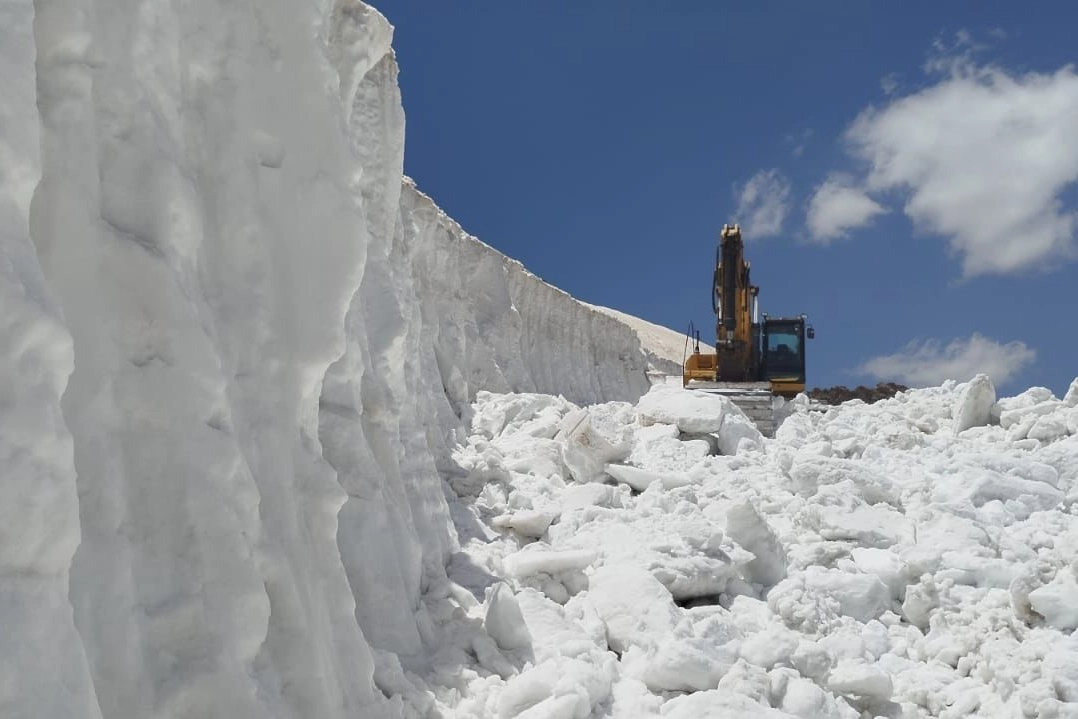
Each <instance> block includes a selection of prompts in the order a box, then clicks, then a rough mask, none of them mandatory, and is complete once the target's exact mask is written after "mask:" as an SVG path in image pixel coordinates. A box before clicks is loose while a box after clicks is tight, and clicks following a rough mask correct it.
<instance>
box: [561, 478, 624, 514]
mask: <svg viewBox="0 0 1078 719" xmlns="http://www.w3.org/2000/svg"><path fill="white" fill-rule="evenodd" d="M620 506H621V494H619V493H618V488H617V487H611V486H610V485H609V484H578V485H571V486H568V487H566V488H565V489H564V490H562V493H561V511H562V513H563V514H564V513H566V512H572V511H573V510H576V509H585V508H587V507H620Z"/></svg>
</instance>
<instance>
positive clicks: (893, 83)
mask: <svg viewBox="0 0 1078 719" xmlns="http://www.w3.org/2000/svg"><path fill="white" fill-rule="evenodd" d="M899 84H900V82H899V74H898V73H897V72H889V73H887V74H886V75H884V76H883V77H881V78H880V89H881V90H883V94H884V95H887V96H888V97H891V96H893V95H894V94H895V93H897V92H898V87H899Z"/></svg>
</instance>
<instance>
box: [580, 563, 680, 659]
mask: <svg viewBox="0 0 1078 719" xmlns="http://www.w3.org/2000/svg"><path fill="white" fill-rule="evenodd" d="M587 599H588V601H589V602H590V603H591V604H592V605H593V606H594V607H595V610H596V611H597V612H598V613H599V616H600V617H602V619H603V621H604V622H606V638H607V642H608V643H609V644H610V648H611V649H613V650H614V651H616V652H624V651H625V650H626V649H628V648H629V647H630V646H633V645H634V644H640V643H644V642H647V641H649V640H650V641H654V640H656V639H658V638H660V637H664V636H666V635H668V634H671V633H672V632H673V631H674V627H675V626H677V624H678V622H679V621H680V620H681V616H680V612H679V611H678V608H677V605H675V604H674V598H673V596H671V594H670V590H668V589H667V588H666V587H664V586H663V585H662V584H661V583H660V582H659V580H657V579H656V578H655V577H653V576H652V575H651V572H648V571H645V570H643V569H639V568H637V567H632V566H624V565H617V566H603V567H599V568H598V569H597V570H595V573H594V574H592V575H591V577H590V579H589V583H588V594H587Z"/></svg>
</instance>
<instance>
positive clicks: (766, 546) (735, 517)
mask: <svg viewBox="0 0 1078 719" xmlns="http://www.w3.org/2000/svg"><path fill="white" fill-rule="evenodd" d="M726 533H727V534H729V535H730V537H731V538H732V539H733V540H734V541H735V542H737V543H738V544H740V545H741V546H742V547H743V548H745V549H747V550H748V551H750V552H752V553H753V555H755V557H754V558H753V560H752V561H751V562H749V563H748V564H747V565H745V567H744V569H743V570H742V574H743V575H744V577H745V579H747V580H748V581H750V582H754V583H756V584H762V585H764V586H766V587H770V586H773V585H775V584H778V583H779V582H781V581H782V580H783V579H785V578H786V550H785V548H784V547H783V546H782V542H781V541H779V538H778V537H777V536H776V535H775V532H774V530H772V529H771V527H770V525H768V523H767V522H766V521H765V520H764V518H763V517H761V516H760V513H759V512H757V511H756V508H755V507H753V505H752V503H751V502H748V501H742V502H738V503H736V504H734V505H732V506H730V507H729V508H728V509H727V510H726Z"/></svg>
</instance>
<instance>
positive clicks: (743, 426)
mask: <svg viewBox="0 0 1078 719" xmlns="http://www.w3.org/2000/svg"><path fill="white" fill-rule="evenodd" d="M731 407H732V408H733V410H731V411H727V412H726V413H725V415H724V416H723V421H722V427H720V428H719V431H718V440H719V451H720V452H722V453H723V454H725V455H727V456H733V455H735V454H738V453H739V452H740V451H742V450H753V449H759V448H760V447H762V446H763V444H764V436H763V435H762V434H761V433H760V430H758V429H757V428H756V425H755V424H753V422H752V420H751V419H749V418H748V417H746V416H745V415H744V414H742V412H741V410H740V409H738V408H737V407H736V406H734V405H732V404H731Z"/></svg>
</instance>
